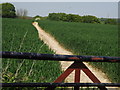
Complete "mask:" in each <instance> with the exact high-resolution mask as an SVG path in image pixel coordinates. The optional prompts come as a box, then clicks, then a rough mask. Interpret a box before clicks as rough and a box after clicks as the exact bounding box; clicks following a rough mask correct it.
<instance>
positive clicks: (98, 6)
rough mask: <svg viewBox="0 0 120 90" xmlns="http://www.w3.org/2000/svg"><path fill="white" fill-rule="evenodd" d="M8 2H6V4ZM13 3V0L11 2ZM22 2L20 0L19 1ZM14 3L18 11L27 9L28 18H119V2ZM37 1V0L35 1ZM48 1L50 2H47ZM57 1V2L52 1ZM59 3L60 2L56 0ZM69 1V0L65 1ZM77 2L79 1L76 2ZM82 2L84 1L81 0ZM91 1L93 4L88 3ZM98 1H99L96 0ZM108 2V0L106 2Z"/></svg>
mask: <svg viewBox="0 0 120 90" xmlns="http://www.w3.org/2000/svg"><path fill="white" fill-rule="evenodd" d="M6 1H7V0H4V2H6ZM10 1H13V0H9V2H10ZM17 1H20V0H17ZM32 1H33V0H29V2H16V0H14V2H12V4H14V6H15V8H16V10H17V9H26V10H27V11H28V16H36V15H40V16H47V15H48V14H49V13H53V12H54V13H60V12H62V13H72V14H78V15H81V16H83V15H94V16H97V17H99V18H102V17H104V18H117V17H118V2H117V1H118V0H109V2H100V1H101V0H98V1H99V2H93V1H94V0H84V1H86V2H70V1H73V0H69V2H40V1H43V0H39V2H32ZM34 1H36V0H34ZM45 1H48V0H45ZM51 1H55V0H51ZM56 1H59V0H56ZM64 1H67V0H64ZM75 1H77V0H75ZM81 1H82V0H81ZM87 1H91V2H87ZM96 1H97V0H96ZM104 1H107V0H104Z"/></svg>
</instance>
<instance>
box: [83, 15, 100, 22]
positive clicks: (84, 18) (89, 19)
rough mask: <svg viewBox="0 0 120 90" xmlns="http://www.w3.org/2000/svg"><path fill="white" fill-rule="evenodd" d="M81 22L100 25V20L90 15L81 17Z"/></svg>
mask: <svg viewBox="0 0 120 90" xmlns="http://www.w3.org/2000/svg"><path fill="white" fill-rule="evenodd" d="M82 20H83V22H84V23H100V20H99V19H98V18H97V17H95V16H91V15H87V16H82Z"/></svg>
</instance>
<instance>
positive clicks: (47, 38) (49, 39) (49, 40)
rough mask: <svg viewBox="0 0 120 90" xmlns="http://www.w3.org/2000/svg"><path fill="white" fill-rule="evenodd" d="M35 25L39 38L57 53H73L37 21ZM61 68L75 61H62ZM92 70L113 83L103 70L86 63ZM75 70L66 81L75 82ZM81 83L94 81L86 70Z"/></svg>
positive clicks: (96, 74)
mask: <svg viewBox="0 0 120 90" xmlns="http://www.w3.org/2000/svg"><path fill="white" fill-rule="evenodd" d="M32 24H33V25H34V27H35V28H36V29H37V30H38V34H39V38H40V39H41V40H42V41H43V42H44V43H45V44H47V45H48V46H49V48H50V49H51V50H53V51H54V52H55V53H56V54H63V55H73V53H72V52H69V51H68V50H66V49H65V48H64V47H62V46H61V45H60V44H59V42H58V41H56V40H55V38H54V37H53V36H51V35H50V34H49V33H47V32H45V31H44V30H42V28H41V27H40V26H39V25H38V23H37V22H34V23H32ZM60 63H61V68H62V70H63V71H65V70H66V68H67V67H69V66H70V65H71V64H72V63H73V62H71V61H61V62H60ZM84 64H85V65H86V66H87V67H88V68H89V69H90V70H91V71H92V73H93V74H94V75H95V76H97V78H98V79H99V80H100V81H101V82H102V83H111V82H110V80H109V79H108V78H107V76H106V75H105V73H103V72H102V71H101V70H98V69H96V68H94V67H92V66H91V65H90V64H88V63H84ZM73 77H74V71H73V72H72V73H71V74H70V75H69V76H68V77H67V78H66V82H71V83H72V82H74V78H73ZM80 82H81V83H92V81H91V80H90V79H89V78H88V77H87V76H86V74H84V72H81V77H80Z"/></svg>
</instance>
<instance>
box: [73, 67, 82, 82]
mask: <svg viewBox="0 0 120 90" xmlns="http://www.w3.org/2000/svg"><path fill="white" fill-rule="evenodd" d="M80 71H81V70H80V69H75V81H74V82H75V83H80Z"/></svg>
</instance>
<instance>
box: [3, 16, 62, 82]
mask: <svg viewBox="0 0 120 90" xmlns="http://www.w3.org/2000/svg"><path fill="white" fill-rule="evenodd" d="M2 23H3V24H2V50H3V51H15V52H34V53H49V54H52V53H53V52H52V51H50V50H49V48H48V47H47V46H46V45H45V44H44V43H43V42H42V41H40V40H39V37H38V33H37V30H36V29H35V28H34V27H33V26H32V24H31V23H32V20H24V19H10V18H3V20H2ZM2 67H3V69H2V72H3V73H2V81H3V82H7V83H11V82H53V81H54V80H55V79H56V78H57V77H58V76H59V75H60V73H61V69H60V64H59V62H55V61H42V60H41V61H35V60H25V59H19V60H18V59H14V60H12V59H3V60H2Z"/></svg>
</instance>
